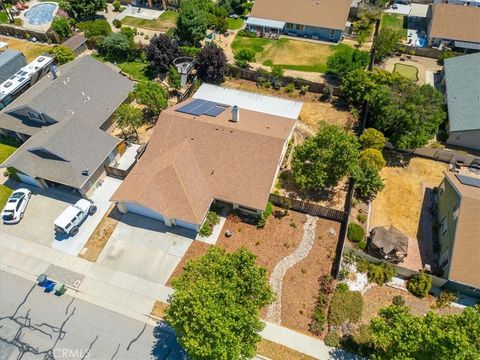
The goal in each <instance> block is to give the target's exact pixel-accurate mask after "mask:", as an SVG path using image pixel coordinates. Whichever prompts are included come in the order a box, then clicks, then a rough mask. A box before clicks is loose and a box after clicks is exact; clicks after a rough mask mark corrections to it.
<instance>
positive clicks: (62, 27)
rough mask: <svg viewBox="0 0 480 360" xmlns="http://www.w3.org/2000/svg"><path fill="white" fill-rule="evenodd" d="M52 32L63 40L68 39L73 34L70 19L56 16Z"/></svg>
mask: <svg viewBox="0 0 480 360" xmlns="http://www.w3.org/2000/svg"><path fill="white" fill-rule="evenodd" d="M52 30H53V31H55V32H56V33H57V34H58V36H60V37H61V38H62V39H66V38H68V37H69V36H70V34H71V33H72V30H71V28H70V23H69V22H68V19H66V18H64V17H60V16H55V17H54V18H53V21H52Z"/></svg>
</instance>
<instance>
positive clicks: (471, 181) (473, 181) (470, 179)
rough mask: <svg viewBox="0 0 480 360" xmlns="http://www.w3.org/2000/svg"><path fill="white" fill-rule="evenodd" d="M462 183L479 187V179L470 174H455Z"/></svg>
mask: <svg viewBox="0 0 480 360" xmlns="http://www.w3.org/2000/svg"><path fill="white" fill-rule="evenodd" d="M455 176H456V177H457V179H458V181H460V182H461V183H462V184H463V185H469V186H475V187H478V188H480V179H476V178H473V177H470V176H465V175H458V174H456V175H455Z"/></svg>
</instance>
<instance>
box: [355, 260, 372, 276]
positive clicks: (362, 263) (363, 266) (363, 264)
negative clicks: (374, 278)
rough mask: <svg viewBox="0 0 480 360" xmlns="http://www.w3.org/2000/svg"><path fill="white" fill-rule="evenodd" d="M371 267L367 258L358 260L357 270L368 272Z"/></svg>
mask: <svg viewBox="0 0 480 360" xmlns="http://www.w3.org/2000/svg"><path fill="white" fill-rule="evenodd" d="M369 267H370V263H369V262H368V261H367V260H365V259H363V258H359V259H358V260H357V270H358V271H360V272H361V273H367V272H368V268H369Z"/></svg>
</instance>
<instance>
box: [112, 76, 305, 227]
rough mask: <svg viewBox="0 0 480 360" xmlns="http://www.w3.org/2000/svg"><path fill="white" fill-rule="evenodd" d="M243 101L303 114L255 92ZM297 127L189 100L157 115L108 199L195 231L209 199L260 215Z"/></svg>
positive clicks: (259, 114) (225, 106)
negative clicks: (134, 159) (143, 144)
mask: <svg viewBox="0 0 480 360" xmlns="http://www.w3.org/2000/svg"><path fill="white" fill-rule="evenodd" d="M203 86H204V85H202V87H203ZM209 86H210V87H212V86H211V85H209ZM213 88H215V86H213ZM220 89H221V88H220ZM244 93H245V92H244ZM245 96H246V97H248V96H250V97H251V98H253V97H255V96H260V97H261V99H262V100H263V101H268V103H269V104H270V106H271V107H272V108H274V107H275V105H278V106H282V105H284V104H286V105H285V107H289V105H290V106H291V107H292V106H293V107H296V108H298V111H297V113H296V117H298V113H299V112H300V109H301V103H298V102H293V101H289V100H283V99H278V98H273V97H268V96H262V95H256V94H253V93H245ZM230 100H231V101H235V98H232V99H230ZM265 105H266V104H265V103H263V106H265ZM295 123H296V120H295V119H292V118H287V117H281V116H278V115H272V114H271V113H266V112H259V111H253V110H248V109H245V108H241V107H232V106H230V105H228V104H225V102H223V103H221V105H220V103H217V102H212V101H208V100H203V99H198V98H197V99H189V100H187V101H185V102H183V103H181V104H178V105H176V106H174V107H172V108H170V109H167V110H164V111H163V112H162V113H161V114H160V117H159V119H158V122H157V124H156V126H155V130H154V133H153V135H152V138H151V140H150V142H149V144H148V147H147V149H146V150H145V153H144V154H143V155H142V157H141V158H140V160H139V161H138V162H137V164H136V165H135V167H134V168H133V170H132V171H131V172H130V174H129V175H128V176H127V178H126V179H125V181H124V182H123V184H122V185H121V186H120V188H119V189H118V190H117V192H116V193H115V194H114V195H113V196H112V198H111V201H115V202H116V203H117V206H118V209H119V210H120V211H121V212H122V213H126V212H131V213H135V214H139V215H143V216H146V217H149V218H153V219H157V220H160V221H163V222H164V223H165V225H167V226H172V225H176V226H181V227H184V228H188V229H191V230H194V231H198V230H199V229H200V227H201V225H202V223H203V221H204V219H205V217H206V214H207V212H208V210H209V209H210V206H211V205H212V203H214V202H216V203H217V204H225V203H227V204H230V205H232V206H233V208H234V209H238V210H240V211H242V212H245V213H247V214H251V215H255V216H256V215H259V214H261V213H262V211H263V210H264V209H265V207H266V205H267V202H268V199H269V196H270V192H271V190H272V188H273V186H274V183H275V180H276V177H277V174H278V171H279V168H280V165H281V163H282V160H283V157H284V155H285V152H286V150H287V148H288V142H289V140H290V137H291V135H292V132H293V128H294V127H295Z"/></svg>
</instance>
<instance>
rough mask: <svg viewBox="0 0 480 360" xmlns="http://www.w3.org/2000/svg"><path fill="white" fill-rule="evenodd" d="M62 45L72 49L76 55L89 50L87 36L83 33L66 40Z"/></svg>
mask: <svg viewBox="0 0 480 360" xmlns="http://www.w3.org/2000/svg"><path fill="white" fill-rule="evenodd" d="M62 45H63V46H66V47H68V48H69V49H70V50H72V51H73V52H74V53H75V55H76V56H79V55H80V54H82V53H83V52H84V51H85V50H87V38H86V37H85V36H83V35H81V34H76V35H73V36H72V37H70V38H69V39H67V40H65V41H64V42H63V43H62Z"/></svg>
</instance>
